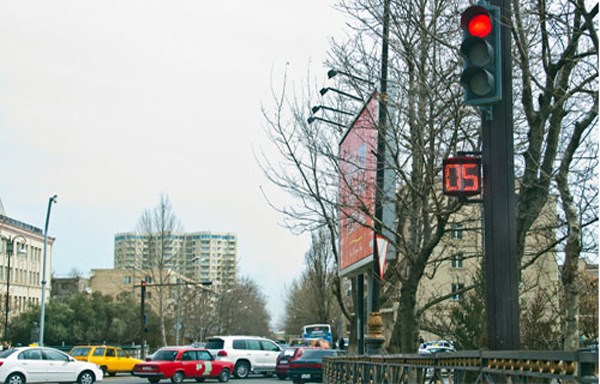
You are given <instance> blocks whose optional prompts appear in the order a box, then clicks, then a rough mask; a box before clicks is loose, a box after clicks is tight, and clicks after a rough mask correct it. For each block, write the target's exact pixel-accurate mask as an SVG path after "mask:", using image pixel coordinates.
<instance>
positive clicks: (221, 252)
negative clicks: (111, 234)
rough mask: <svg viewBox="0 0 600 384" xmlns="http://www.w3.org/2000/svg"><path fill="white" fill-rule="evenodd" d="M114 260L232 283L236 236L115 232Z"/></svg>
mask: <svg viewBox="0 0 600 384" xmlns="http://www.w3.org/2000/svg"><path fill="white" fill-rule="evenodd" d="M157 250H158V251H157ZM157 259H159V260H158V263H157ZM114 260H115V265H114V268H115V269H145V268H156V267H157V265H160V267H162V268H166V269H171V270H173V271H175V272H177V273H179V274H181V275H183V276H186V277H188V278H191V279H194V280H196V281H211V282H213V283H215V284H216V285H219V286H231V285H234V284H235V281H236V265H237V238H236V236H235V235H234V234H232V233H212V232H191V233H170V234H168V235H166V236H164V238H160V237H159V236H157V235H153V234H140V233H136V232H125V233H118V234H116V235H115V259H114Z"/></svg>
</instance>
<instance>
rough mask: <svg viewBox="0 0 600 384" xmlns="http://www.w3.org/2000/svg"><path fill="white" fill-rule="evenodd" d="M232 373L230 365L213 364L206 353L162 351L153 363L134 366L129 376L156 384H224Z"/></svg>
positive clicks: (153, 358) (176, 348)
mask: <svg viewBox="0 0 600 384" xmlns="http://www.w3.org/2000/svg"><path fill="white" fill-rule="evenodd" d="M231 371H233V363H232V362H229V361H222V360H215V359H214V358H213V356H212V355H211V354H210V352H209V351H207V350H206V349H199V348H192V347H168V348H161V349H160V350H159V351H158V352H156V354H155V355H154V356H153V357H152V360H150V361H146V362H144V363H139V364H136V365H135V366H134V367H133V371H132V372H131V374H132V375H133V376H137V377H143V378H146V379H148V381H149V382H151V383H158V382H159V381H160V380H162V379H171V382H173V383H181V382H183V380H184V379H188V378H192V379H196V381H204V379H208V378H212V379H218V380H219V381H220V382H222V383H224V382H227V381H229V378H230V377H231Z"/></svg>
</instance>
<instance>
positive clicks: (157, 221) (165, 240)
mask: <svg viewBox="0 0 600 384" xmlns="http://www.w3.org/2000/svg"><path fill="white" fill-rule="evenodd" d="M181 230H182V229H181V224H180V222H179V220H178V219H177V217H176V216H175V213H174V212H173V206H172V205H171V202H170V200H169V198H168V196H166V195H162V194H161V196H160V200H159V202H158V205H157V206H156V207H155V208H154V209H153V210H146V211H144V213H143V214H142V217H141V218H140V220H139V223H138V226H137V232H138V234H139V235H140V237H141V238H142V239H143V242H144V245H143V250H142V257H141V259H140V262H141V264H140V265H138V266H137V269H139V270H140V271H141V272H142V273H144V274H148V275H149V276H150V279H151V281H150V283H152V284H153V286H152V290H151V291H152V292H155V293H156V296H157V297H156V298H154V299H153V300H155V302H157V304H158V315H159V318H160V332H161V337H162V340H163V345H167V331H166V326H165V317H166V314H167V312H168V311H167V306H168V301H167V299H168V296H169V291H170V287H169V286H168V283H169V279H170V277H172V276H173V274H174V273H175V272H176V271H177V270H178V268H177V267H178V264H177V263H178V253H179V252H180V251H181V250H183V249H184V246H183V245H182V244H181V242H179V241H178V239H177V235H178V233H180V232H181Z"/></svg>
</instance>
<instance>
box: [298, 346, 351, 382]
mask: <svg viewBox="0 0 600 384" xmlns="http://www.w3.org/2000/svg"><path fill="white" fill-rule="evenodd" d="M338 355H340V351H338V350H335V349H322V348H314V349H308V350H305V351H304V352H302V356H300V357H299V358H298V359H296V360H294V361H292V362H291V363H290V366H289V368H288V376H289V377H290V378H291V379H292V383H294V384H303V383H311V382H312V383H320V382H322V381H323V358H324V357H333V356H338Z"/></svg>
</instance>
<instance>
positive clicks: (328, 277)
mask: <svg viewBox="0 0 600 384" xmlns="http://www.w3.org/2000/svg"><path fill="white" fill-rule="evenodd" d="M330 244H331V242H330V240H329V234H328V232H327V231H326V230H324V229H322V230H319V231H315V232H313V234H312V243H311V248H310V250H309V251H308V252H307V253H306V255H305V257H304V262H305V263H304V268H303V270H302V274H301V275H300V276H299V277H298V279H297V280H295V281H294V282H292V284H291V286H290V287H288V290H287V292H286V296H287V298H286V317H285V320H284V322H285V329H286V332H287V333H288V334H291V335H293V334H298V333H299V331H300V329H301V328H302V327H303V326H305V325H306V324H315V323H321V324H331V325H333V326H336V325H337V324H338V323H340V322H341V321H338V320H341V319H340V316H341V312H340V310H339V305H338V303H337V300H336V298H335V294H334V291H333V287H334V284H333V281H334V280H335V278H336V275H337V269H336V266H335V260H334V259H333V254H332V252H331V245H330ZM332 323H333V324H332Z"/></svg>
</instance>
